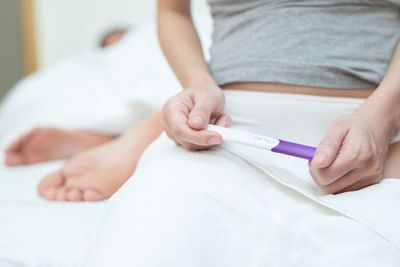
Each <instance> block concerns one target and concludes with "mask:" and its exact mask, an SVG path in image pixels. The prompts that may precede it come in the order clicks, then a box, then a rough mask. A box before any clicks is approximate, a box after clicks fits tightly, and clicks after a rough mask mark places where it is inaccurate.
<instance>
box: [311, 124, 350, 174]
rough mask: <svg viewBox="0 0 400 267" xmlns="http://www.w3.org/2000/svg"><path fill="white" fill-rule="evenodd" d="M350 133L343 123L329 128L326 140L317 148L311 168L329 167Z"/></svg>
mask: <svg viewBox="0 0 400 267" xmlns="http://www.w3.org/2000/svg"><path fill="white" fill-rule="evenodd" d="M347 132H348V127H346V126H345V125H344V124H343V123H340V124H339V123H338V124H335V125H334V126H333V127H331V128H329V129H328V131H327V132H326V134H325V136H324V138H323V139H322V140H321V142H320V144H319V145H318V147H317V150H316V152H315V156H314V158H313V159H312V160H311V166H313V167H314V168H325V167H328V166H329V165H330V164H332V162H333V161H334V160H335V158H336V156H337V154H338V152H339V150H340V147H341V145H342V142H343V140H344V138H345V136H346V134H347Z"/></svg>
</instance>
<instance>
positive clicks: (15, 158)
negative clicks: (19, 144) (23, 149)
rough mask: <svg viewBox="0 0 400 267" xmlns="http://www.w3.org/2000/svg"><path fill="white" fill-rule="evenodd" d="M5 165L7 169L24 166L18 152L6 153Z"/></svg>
mask: <svg viewBox="0 0 400 267" xmlns="http://www.w3.org/2000/svg"><path fill="white" fill-rule="evenodd" d="M5 164H6V165H7V166H9V167H14V166H19V165H23V164H24V158H23V156H22V154H21V153H19V152H16V153H15V152H7V153H6V160H5Z"/></svg>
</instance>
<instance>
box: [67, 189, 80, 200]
mask: <svg viewBox="0 0 400 267" xmlns="http://www.w3.org/2000/svg"><path fill="white" fill-rule="evenodd" d="M67 200H68V201H82V192H81V191H80V190H78V189H68V192H67Z"/></svg>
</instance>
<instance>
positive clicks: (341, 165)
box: [310, 151, 361, 185]
mask: <svg viewBox="0 0 400 267" xmlns="http://www.w3.org/2000/svg"><path fill="white" fill-rule="evenodd" d="M354 162H355V160H354V155H353V154H351V153H349V152H346V151H345V152H341V153H340V154H339V155H338V156H337V157H336V159H335V161H334V162H333V163H332V164H331V165H330V166H329V167H326V168H314V167H313V166H312V164H311V168H310V173H311V174H312V175H313V176H314V177H316V179H317V180H318V183H319V184H321V185H328V184H332V183H333V182H335V181H337V180H339V179H340V178H341V177H343V176H345V175H347V174H349V173H350V172H351V171H353V170H357V169H361V168H360V166H358V165H356V164H355V163H354Z"/></svg>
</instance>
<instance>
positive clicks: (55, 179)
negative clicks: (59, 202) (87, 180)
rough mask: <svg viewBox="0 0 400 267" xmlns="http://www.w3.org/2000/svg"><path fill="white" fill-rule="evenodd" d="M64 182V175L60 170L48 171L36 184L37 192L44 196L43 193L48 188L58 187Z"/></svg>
mask: <svg viewBox="0 0 400 267" xmlns="http://www.w3.org/2000/svg"><path fill="white" fill-rule="evenodd" d="M63 184H64V176H63V175H62V172H61V171H56V172H53V173H50V174H49V175H47V176H46V177H44V178H43V179H42V180H41V181H40V183H39V186H38V193H39V195H41V196H44V193H45V192H46V191H48V190H49V189H52V188H53V189H54V188H56V189H57V188H59V187H61V186H62V185H63Z"/></svg>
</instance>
